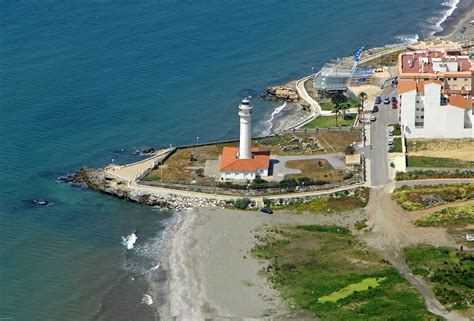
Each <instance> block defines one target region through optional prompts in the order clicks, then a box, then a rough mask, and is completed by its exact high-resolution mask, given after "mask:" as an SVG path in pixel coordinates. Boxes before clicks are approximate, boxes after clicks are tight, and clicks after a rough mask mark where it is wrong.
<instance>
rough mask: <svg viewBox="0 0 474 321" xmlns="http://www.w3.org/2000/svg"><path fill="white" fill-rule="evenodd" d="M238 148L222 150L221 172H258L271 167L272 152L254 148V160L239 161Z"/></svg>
mask: <svg viewBox="0 0 474 321" xmlns="http://www.w3.org/2000/svg"><path fill="white" fill-rule="evenodd" d="M238 152H239V148H238V147H224V149H223V150H222V159H221V167H220V171H221V172H256V171H257V170H258V169H268V168H269V167H270V152H269V151H260V150H259V148H258V147H254V148H252V155H253V158H252V159H239V158H238V157H237V154H238Z"/></svg>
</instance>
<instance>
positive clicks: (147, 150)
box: [143, 147, 155, 154]
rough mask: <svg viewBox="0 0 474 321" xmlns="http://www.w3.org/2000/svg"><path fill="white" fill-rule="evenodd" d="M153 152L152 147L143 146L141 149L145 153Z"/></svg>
mask: <svg viewBox="0 0 474 321" xmlns="http://www.w3.org/2000/svg"><path fill="white" fill-rule="evenodd" d="M154 152H155V149H154V148H152V147H145V148H144V149H143V153H145V154H151V153H154Z"/></svg>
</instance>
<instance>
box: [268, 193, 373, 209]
mask: <svg viewBox="0 0 474 321" xmlns="http://www.w3.org/2000/svg"><path fill="white" fill-rule="evenodd" d="M368 201H369V189H363V188H361V189H357V190H356V191H354V192H352V193H350V192H348V191H341V192H337V193H334V194H331V195H327V196H322V197H317V198H298V199H290V200H283V199H281V200H277V201H272V202H271V204H270V206H272V208H273V209H275V210H290V211H296V212H299V213H302V212H312V213H339V212H346V211H351V210H354V209H357V208H363V207H365V206H366V205H367V203H368ZM285 202H286V203H285Z"/></svg>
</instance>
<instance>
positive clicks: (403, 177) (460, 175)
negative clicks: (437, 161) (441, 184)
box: [395, 170, 474, 181]
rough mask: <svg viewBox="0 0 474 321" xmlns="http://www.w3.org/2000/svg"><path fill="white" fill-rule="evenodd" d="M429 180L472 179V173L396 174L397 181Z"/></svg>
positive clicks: (419, 172)
mask: <svg viewBox="0 0 474 321" xmlns="http://www.w3.org/2000/svg"><path fill="white" fill-rule="evenodd" d="M429 178H474V171H461V170H452V171H437V170H416V171H410V172H406V173H402V172H397V174H396V178H395V179H396V180H397V181H409V180H417V179H429Z"/></svg>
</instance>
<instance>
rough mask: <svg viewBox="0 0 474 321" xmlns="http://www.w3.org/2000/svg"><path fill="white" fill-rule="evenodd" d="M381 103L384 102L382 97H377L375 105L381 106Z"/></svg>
mask: <svg viewBox="0 0 474 321" xmlns="http://www.w3.org/2000/svg"><path fill="white" fill-rule="evenodd" d="M381 102H382V97H380V96H377V97H375V103H376V104H380V103H381Z"/></svg>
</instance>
